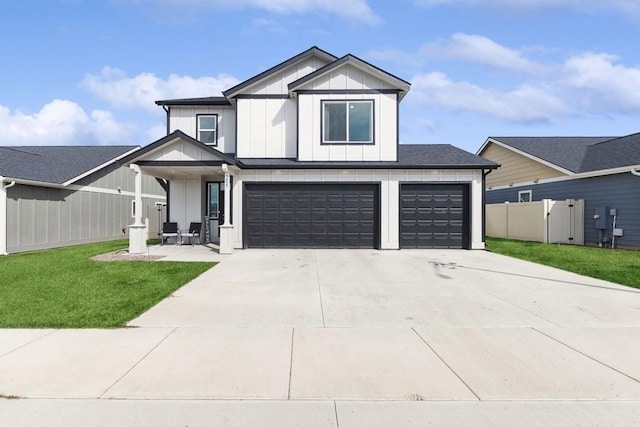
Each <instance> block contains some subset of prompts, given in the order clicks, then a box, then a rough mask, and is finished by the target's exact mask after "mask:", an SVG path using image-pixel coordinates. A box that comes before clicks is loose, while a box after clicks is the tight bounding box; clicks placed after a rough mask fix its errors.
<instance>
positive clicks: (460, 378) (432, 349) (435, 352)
mask: <svg viewBox="0 0 640 427" xmlns="http://www.w3.org/2000/svg"><path fill="white" fill-rule="evenodd" d="M411 330H412V331H413V333H415V334H416V335H417V336H418V338H419V339H420V341H422V342H423V343H424V344H425V345H426V346H427V347H429V349H430V350H431V351H432V352H433V354H435V355H436V356H437V357H438V359H440V360H441V361H442V363H444V365H445V366H446V367H447V368H448V369H449V370H450V371H451V372H452V373H453V375H455V376H456V377H457V378H458V379H459V380H460V382H462V384H464V386H465V387H466V388H467V389H468V390H469V391H470V392H471V393H472V394H473V395H474V396H475V397H476V399H478V401H482V399H481V398H480V396H479V395H478V394H477V393H476V392H475V391H473V389H472V388H471V387H470V386H469V384H467V383H466V382H465V380H463V379H462V377H461V376H460V375H458V373H457V372H456V371H455V370H454V369H453V367H452V366H451V365H449V364H448V363H447V362H446V361H445V360H444V359H443V358H442V356H440V354H439V353H438V352H437V351H436V350H435V349H434V348H433V347H432V346H431V344H429V343H428V342H427V340H426V339H424V338H423V337H422V335H420V334H419V333H418V331H416V330H415V328H414V327H411Z"/></svg>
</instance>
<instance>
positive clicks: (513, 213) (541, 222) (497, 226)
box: [486, 199, 584, 245]
mask: <svg viewBox="0 0 640 427" xmlns="http://www.w3.org/2000/svg"><path fill="white" fill-rule="evenodd" d="M486 221H487V225H486V232H487V236H489V237H500V238H503V239H513V240H530V241H534V242H542V243H568V244H573V245H584V200H550V199H544V200H540V201H538V202H526V203H509V202H506V203H495V204H490V205H487V216H486Z"/></svg>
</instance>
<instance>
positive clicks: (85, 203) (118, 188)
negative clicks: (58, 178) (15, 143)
mask: <svg viewBox="0 0 640 427" xmlns="http://www.w3.org/2000/svg"><path fill="white" fill-rule="evenodd" d="M133 182H134V173H133V171H131V170H129V168H125V167H117V166H115V165H111V166H108V167H106V168H105V169H102V170H100V171H98V172H96V173H94V174H92V175H90V176H88V177H85V178H83V179H81V180H79V181H78V182H77V183H75V184H71V185H69V186H68V187H67V188H52V187H44V186H33V185H23V184H16V185H15V186H13V187H11V188H9V189H8V190H7V252H9V253H15V252H24V251H31V250H37V249H47V248H54V247H60V246H69V245H76V244H81V243H90V242H98V241H105V240H115V239H124V238H126V237H127V235H128V231H127V226H128V225H130V224H131V223H132V222H133V219H132V217H131V201H132V200H133V199H134V194H133V189H134V188H133ZM143 194H145V196H147V197H143V200H142V203H143V207H142V209H143V211H142V217H143V219H144V218H148V219H149V235H150V236H152V237H155V233H156V231H157V230H158V228H159V224H158V222H159V219H158V215H157V210H156V207H155V203H156V202H158V201H164V200H165V196H164V190H163V189H162V187H161V186H160V185H159V184H158V182H157V181H156V180H155V179H154V178H153V177H146V178H145V179H143ZM123 228H124V232H123Z"/></svg>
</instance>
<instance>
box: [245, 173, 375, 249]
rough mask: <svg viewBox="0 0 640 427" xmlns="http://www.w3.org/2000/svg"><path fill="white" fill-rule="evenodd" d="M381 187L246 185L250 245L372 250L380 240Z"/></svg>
mask: <svg viewBox="0 0 640 427" xmlns="http://www.w3.org/2000/svg"><path fill="white" fill-rule="evenodd" d="M378 191H379V190H378V186H377V185H371V184H365V185H363V184H320V183H318V184H299V183H291V184H275V183H273V184H259V183H247V184H246V186H245V209H244V210H245V214H244V218H245V230H246V235H245V244H246V246H247V247H332V248H342V247H345V248H346V247H352V248H360V247H366V248H373V247H375V246H376V245H377V240H378V234H377V233H378V227H379V225H378V209H379V208H378V200H379V199H378V197H379V196H378Z"/></svg>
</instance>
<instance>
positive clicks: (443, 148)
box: [237, 144, 499, 169]
mask: <svg viewBox="0 0 640 427" xmlns="http://www.w3.org/2000/svg"><path fill="white" fill-rule="evenodd" d="M237 161H238V165H239V166H240V167H241V168H247V169H252V168H253V169H276V168H283V169H294V168H304V169H317V168H321V169H338V168H347V169H369V168H371V169H496V168H498V167H499V165H498V164H497V163H495V162H492V161H491V160H487V159H483V158H482V157H479V156H476V155H474V154H471V153H469V152H467V151H464V150H462V149H460V148H457V147H454V146H453V145H449V144H400V145H398V161H397V162H393V161H364V162H363V161H303V162H301V161H296V159H249V158H239V159H237Z"/></svg>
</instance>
